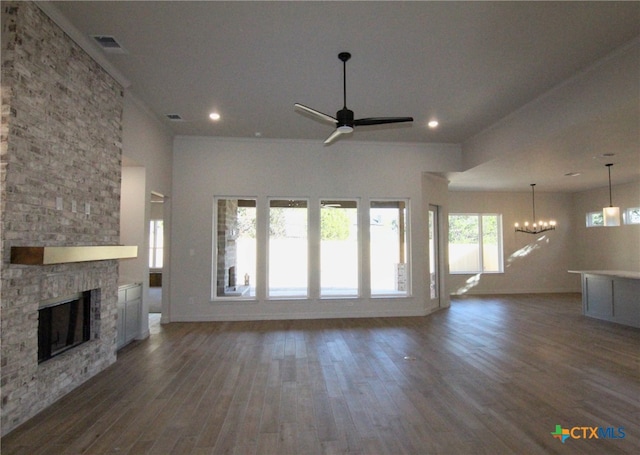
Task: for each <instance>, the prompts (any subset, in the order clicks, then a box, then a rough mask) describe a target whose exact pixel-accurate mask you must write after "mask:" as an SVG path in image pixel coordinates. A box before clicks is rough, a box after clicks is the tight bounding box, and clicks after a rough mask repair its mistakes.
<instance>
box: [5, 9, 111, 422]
mask: <svg viewBox="0 0 640 455" xmlns="http://www.w3.org/2000/svg"><path fill="white" fill-rule="evenodd" d="M1 8H2V42H1V46H2V78H1V81H2V110H1V113H2V123H1V129H0V136H1V138H0V147H1V148H0V165H1V167H0V170H1V171H2V173H1V178H0V191H1V194H0V207H1V210H2V217H1V221H0V223H1V229H0V231H1V239H0V241H1V243H0V246H1V250H2V263H1V265H0V267H1V268H0V276H1V277H0V279H1V283H0V284H1V288H0V292H1V295H0V299H1V305H2V308H1V309H2V311H1V313H0V316H1V320H0V323H1V337H2V339H1V357H0V359H1V360H0V369H1V384H0V385H1V391H2V399H1V405H2V416H1V422H0V423H1V428H2V434H6V433H7V432H9V431H11V430H12V429H13V428H15V427H16V426H18V425H20V424H21V423H23V422H24V421H26V420H27V419H29V418H30V417H32V416H34V415H35V414H36V413H38V412H39V411H41V410H43V409H44V408H45V407H47V406H49V405H50V404H51V403H53V402H54V401H56V400H58V399H59V398H60V397H62V396H63V395H64V394H66V393H67V392H69V391H71V390H72V389H74V388H76V387H78V386H79V385H80V384H82V383H83V382H84V381H86V380H87V379H89V378H90V377H92V376H93V375H95V374H97V373H98V372H100V371H102V370H104V369H105V368H106V367H108V366H109V365H111V364H112V363H113V362H115V360H116V322H117V321H116V319H117V300H118V261H117V260H116V259H107V260H90V261H87V262H71V263H61V264H44V265H24V264H16V263H12V262H11V258H10V250H11V248H12V247H25V246H30V247H31V246H33V247H42V246H47V247H56V246H65V247H67V246H87V245H88V246H103V245H106V246H111V245H118V244H119V243H120V179H121V154H122V150H121V143H122V107H123V91H122V90H123V89H122V87H121V86H120V85H119V84H118V83H117V82H116V81H115V80H113V78H112V77H111V76H109V75H108V74H107V73H106V72H105V71H104V70H103V69H102V68H101V67H100V66H99V65H98V64H97V63H96V62H95V61H94V60H93V59H92V58H91V57H89V56H88V55H87V54H86V53H85V52H84V51H83V50H82V49H81V48H80V47H79V46H78V45H76V44H75V43H74V42H73V41H72V40H71V39H70V38H69V37H68V36H67V35H66V34H65V33H64V32H63V31H62V30H61V29H60V28H59V27H58V26H57V25H56V24H55V23H54V22H53V21H51V20H50V19H49V17H48V16H47V15H46V14H44V13H43V12H42V11H41V10H40V8H39V7H38V6H37V4H35V3H33V2H22V1H21V2H2V5H1ZM76 207H82V208H83V209H82V210H76ZM88 207H90V210H89V209H87V208H88ZM87 292H88V294H89V295H90V296H91V300H92V303H91V304H90V305H89V313H90V314H89V315H88V316H89V319H90V326H89V339H88V340H86V341H84V342H82V343H76V341H77V340H75V341H74V340H71V344H72V345H73V346H71V347H69V346H65V348H64V349H62V350H60V351H59V352H56V354H57V355H54V356H51V358H49V359H48V360H46V361H40V362H39V357H41V355H40V354H39V349H38V348H39V337H38V332H39V328H38V325H39V319H40V318H41V317H47V316H43V314H41V313H40V309H41V307H42V306H43V303H44V306H46V305H47V304H49V303H51V302H54V301H57V300H64V298H65V297H66V296H70V295H85V293H87ZM68 323H69V320H68V319H67V324H68ZM74 330H75V329H74ZM83 330H84V329H81V331H83ZM67 335H68V334H65V335H64V336H67ZM61 336H63V334H62V332H61ZM40 360H42V359H40Z"/></svg>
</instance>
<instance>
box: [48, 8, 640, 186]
mask: <svg viewBox="0 0 640 455" xmlns="http://www.w3.org/2000/svg"><path fill="white" fill-rule="evenodd" d="M47 3H49V4H48V5H46V8H43V9H45V11H47V10H48V11H49V12H50V11H51V7H52V6H53V7H54V8H55V9H57V10H58V11H59V12H60V13H62V16H63V18H64V19H66V20H68V21H69V23H70V24H71V25H72V28H75V29H76V31H79V34H80V35H82V36H84V37H88V36H91V35H111V36H113V37H115V38H116V39H117V41H118V42H119V43H120V44H121V45H122V47H123V48H124V49H125V50H126V51H127V52H126V53H125V54H105V53H104V52H103V51H101V50H100V51H97V52H98V53H100V55H101V59H106V60H107V61H108V62H109V63H110V64H111V65H112V66H113V68H115V69H116V70H117V72H119V73H121V74H122V75H123V76H124V79H126V80H128V81H129V82H130V86H129V87H128V89H129V90H131V92H133V94H134V95H135V96H136V97H137V98H138V99H140V100H142V101H143V102H144V103H145V104H146V105H147V106H148V107H149V109H150V110H151V111H152V112H153V113H155V114H156V115H157V116H158V117H159V118H161V119H162V121H163V122H165V124H166V126H167V128H170V129H171V130H172V131H173V133H174V134H176V135H209V136H220V137H251V138H255V137H256V135H257V134H259V135H260V137H262V138H278V139H309V140H317V141H318V142H322V141H323V140H324V139H325V138H326V137H327V136H328V135H329V134H330V133H331V127H330V126H327V125H326V124H322V123H319V122H316V121H314V120H311V119H309V118H308V117H305V116H303V115H300V114H299V113H297V112H295V111H294V109H293V104H294V103H296V102H297V103H302V104H305V105H307V106H311V107H313V108H315V109H317V110H319V111H322V112H325V113H328V114H330V115H334V113H335V112H336V111H337V110H338V109H340V108H341V107H342V62H340V61H339V60H338V58H337V55H338V53H339V52H341V51H349V52H351V54H352V58H351V60H350V61H349V62H348V63H347V105H348V107H349V108H350V109H352V110H353V111H354V112H355V115H356V118H359V117H379V116H413V117H414V119H415V120H414V122H413V124H409V125H406V124H398V125H387V126H376V127H359V128H357V129H356V131H355V132H354V134H353V135H352V138H348V139H341V141H343V140H344V141H349V140H357V141H382V142H409V143H430V142H436V143H454V144H463V149H464V145H465V144H468V143H473V141H474V139H475V138H476V137H478V135H479V133H481V132H483V131H485V132H486V131H487V129H489V128H491V127H492V126H493V125H495V124H496V123H500V122H502V121H503V120H501V119H504V118H505V117H508V116H513V115H514V114H513V113H514V112H519V111H521V110H522V108H523V106H526V105H528V103H529V104H530V103H531V102H532V101H533V100H536V99H539V98H540V97H541V96H542V95H543V94H545V93H547V92H548V91H550V90H552V89H553V88H554V87H557V86H558V85H559V84H561V83H563V82H564V81H566V80H567V79H569V78H572V77H574V76H575V75H576V74H579V73H581V72H584V71H585V70H587V69H588V68H590V67H592V65H594V64H596V63H597V62H599V61H601V60H602V59H603V58H605V57H606V56H608V55H610V54H611V53H612V52H614V51H616V50H617V49H619V48H621V47H623V46H625V45H626V46H629V43H631V42H633V41H634V40H635V42H636V46H637V43H638V36H640V2H635V1H634V2H368V1H364V2H339V1H325V2H310V1H298V2H269V1H258V2H245V1H236V2H218V1H197V2H190V1H162V2H155V1H118V2H114V1H108V2H101V1H89V2H82V1H73V2H47ZM70 34H71V35H72V36H73V33H71V32H70ZM636 71H637V69H636ZM638 85H640V80H639V81H638ZM635 97H636V99H634V100H632V101H631V102H629V100H628V99H627V101H626V102H621V103H619V105H618V106H617V107H615V109H613V110H610V111H609V112H608V113H607V115H606V118H603V116H602V115H599V116H598V117H597V118H595V117H594V118H585V119H583V120H582V121H581V122H580V123H578V124H576V123H575V121H574V120H573V119H569V118H567V119H565V120H562V121H561V122H564V123H566V124H565V125H556V126H554V127H553V128H550V129H549V131H548V132H547V133H546V134H544V135H543V136H542V137H539V138H538V139H537V140H536V144H535V146H532V145H531V144H529V146H528V147H527V148H525V147H523V148H522V150H517V147H516V149H514V150H513V153H511V154H508V155H507V156H504V155H502V156H499V157H496V158H495V159H491V160H484V162H482V163H476V164H474V166H473V167H472V168H471V169H469V170H467V171H465V172H460V173H452V174H449V175H448V177H449V178H450V180H451V182H452V184H451V186H452V188H454V189H486V190H490V189H495V190H502V189H504V190H513V189H521V190H522V191H529V186H528V185H529V183H534V182H537V183H538V186H537V187H536V189H537V190H539V191H545V190H553V191H578V190H583V189H586V188H592V187H598V186H605V185H606V184H607V174H606V168H605V167H604V164H605V163H604V162H601V159H600V158H598V156H599V155H600V154H601V153H605V152H607V153H609V152H613V153H615V154H616V155H615V157H613V158H610V160H612V162H614V163H616V166H614V169H613V171H612V172H613V176H614V183H616V182H622V181H632V180H640V137H639V136H640V134H639V127H638V125H639V123H640V100H638V99H637V91H636V92H635ZM211 111H217V112H219V113H220V114H221V115H222V119H221V120H220V121H219V122H217V123H213V122H211V121H210V120H209V119H208V113H209V112H211ZM174 113H175V114H179V115H181V116H182V118H183V119H184V121H182V122H171V121H169V120H167V119H166V118H165V115H166V114H174ZM594 115H595V114H594ZM434 117H435V118H437V119H438V120H439V121H440V127H439V128H438V129H437V130H430V129H429V128H427V126H426V123H427V122H428V120H430V119H431V118H434ZM605 146H606V150H603V149H602V148H601V147H605ZM469 150H471V148H470V149H469ZM469 153H471V151H470V152H469ZM594 156H595V157H596V158H594ZM604 160H605V161H606V160H607V159H604ZM471 161H473V160H471ZM570 171H579V172H582V175H581V176H578V177H574V178H568V177H564V173H566V172H570Z"/></svg>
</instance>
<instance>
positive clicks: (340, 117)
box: [294, 52, 413, 145]
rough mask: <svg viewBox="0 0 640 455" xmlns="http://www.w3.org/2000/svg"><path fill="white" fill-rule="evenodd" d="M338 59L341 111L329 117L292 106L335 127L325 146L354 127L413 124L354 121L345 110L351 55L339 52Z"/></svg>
mask: <svg viewBox="0 0 640 455" xmlns="http://www.w3.org/2000/svg"><path fill="white" fill-rule="evenodd" d="M338 58H339V59H340V60H341V61H342V65H343V97H344V106H343V108H342V109H340V110H339V111H338V112H336V116H335V117H331V116H330V115H327V114H324V113H322V112H320V111H316V110H315V109H312V108H310V107H307V106H305V105H303V104H299V103H295V104H294V107H295V109H296V110H298V111H301V112H305V113H307V114H309V115H311V116H312V117H313V118H315V119H317V120H320V121H323V122H327V123H331V124H332V125H335V127H336V129H335V130H334V131H333V133H331V135H330V136H329V137H328V138H327V139H326V140H325V141H324V144H325V145H329V144H331V143H332V142H333V141H334V140H335V139H337V138H338V137H339V136H341V135H343V134H349V133H352V132H353V128H354V127H355V126H367V125H383V124H386V123H402V122H413V117H369V118H361V119H354V115H353V111H351V110H349V109H347V61H348V60H349V59H350V58H351V54H350V53H349V52H340V53H339V54H338Z"/></svg>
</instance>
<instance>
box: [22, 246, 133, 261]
mask: <svg viewBox="0 0 640 455" xmlns="http://www.w3.org/2000/svg"><path fill="white" fill-rule="evenodd" d="M136 257H138V247H137V246H123V245H113V246H12V247H11V264H22V265H49V264H66V263H71V262H87V261H104V260H109V259H130V258H136Z"/></svg>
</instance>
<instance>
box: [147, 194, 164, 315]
mask: <svg viewBox="0 0 640 455" xmlns="http://www.w3.org/2000/svg"><path fill="white" fill-rule="evenodd" d="M164 250H165V248H164V196H163V195H161V194H159V193H156V192H152V193H151V214H150V219H149V314H160V313H162V270H163V266H164V253H165V251H164Z"/></svg>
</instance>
